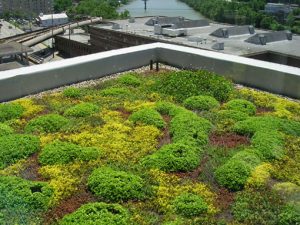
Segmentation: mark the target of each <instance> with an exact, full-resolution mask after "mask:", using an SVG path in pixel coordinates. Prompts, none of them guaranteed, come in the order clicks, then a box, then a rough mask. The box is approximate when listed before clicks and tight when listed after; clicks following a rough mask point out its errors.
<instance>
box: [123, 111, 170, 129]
mask: <svg viewBox="0 0 300 225" xmlns="http://www.w3.org/2000/svg"><path fill="white" fill-rule="evenodd" d="M128 119H129V120H130V121H132V122H134V123H135V124H138V123H142V124H147V125H153V126H155V127H157V128H160V129H161V128H164V127H165V122H164V120H163V118H162V117H161V115H160V114H159V113H158V112H157V111H156V110H154V109H148V108H145V109H141V110H139V111H137V112H134V113H133V114H131V115H130V116H129V118H128Z"/></svg>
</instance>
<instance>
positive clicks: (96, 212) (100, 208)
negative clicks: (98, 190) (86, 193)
mask: <svg viewBox="0 0 300 225" xmlns="http://www.w3.org/2000/svg"><path fill="white" fill-rule="evenodd" d="M129 218H130V216H129V212H128V210H127V209H125V208H124V207H123V206H121V205H119V204H107V203H104V202H96V203H88V204H85V205H83V206H81V207H80V208H79V209H77V210H76V211H75V212H73V213H71V214H69V215H67V216H65V217H64V218H63V219H62V220H61V221H60V222H59V224H60V225H71V224H74V225H85V224H90V225H108V224H111V225H127V224H129V223H130V221H129Z"/></svg>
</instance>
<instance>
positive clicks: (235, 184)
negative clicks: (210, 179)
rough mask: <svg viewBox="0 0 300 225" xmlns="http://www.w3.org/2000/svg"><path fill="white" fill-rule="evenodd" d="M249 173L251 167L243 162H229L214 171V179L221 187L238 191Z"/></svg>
mask: <svg viewBox="0 0 300 225" xmlns="http://www.w3.org/2000/svg"><path fill="white" fill-rule="evenodd" d="M250 173H251V167H250V166H249V165H248V164H246V163H245V162H244V161H241V160H229V161H228V162H227V163H225V164H224V165H222V166H220V167H219V168H218V169H217V170H216V172H215V177H216V180H217V182H218V183H219V184H220V185H221V186H223V187H226V188H228V189H230V190H232V191H238V190H241V189H242V188H243V187H244V184H245V183H246V181H247V179H248V177H249V175H250Z"/></svg>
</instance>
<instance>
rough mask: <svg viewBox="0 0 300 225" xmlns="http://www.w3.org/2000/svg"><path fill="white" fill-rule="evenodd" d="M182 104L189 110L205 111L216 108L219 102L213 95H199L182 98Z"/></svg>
mask: <svg viewBox="0 0 300 225" xmlns="http://www.w3.org/2000/svg"><path fill="white" fill-rule="evenodd" d="M183 105H184V106H185V107H186V108H187V109H190V110H199V111H205V110H212V109H217V108H218V107H219V106H220V103H219V102H218V101H217V100H216V99H215V98H214V97H211V96H205V95H199V96H192V97H189V98H187V99H186V100H184V102H183Z"/></svg>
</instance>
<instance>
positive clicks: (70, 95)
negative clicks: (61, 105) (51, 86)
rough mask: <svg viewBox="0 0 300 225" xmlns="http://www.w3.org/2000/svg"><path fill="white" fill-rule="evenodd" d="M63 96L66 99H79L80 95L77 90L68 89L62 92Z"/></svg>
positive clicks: (79, 91)
mask: <svg viewBox="0 0 300 225" xmlns="http://www.w3.org/2000/svg"><path fill="white" fill-rule="evenodd" d="M63 95H64V96H65V97H68V98H79V97H80V96H81V95H82V93H81V90H80V89H79V88H74V87H70V88H67V89H65V90H64V91H63Z"/></svg>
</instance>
